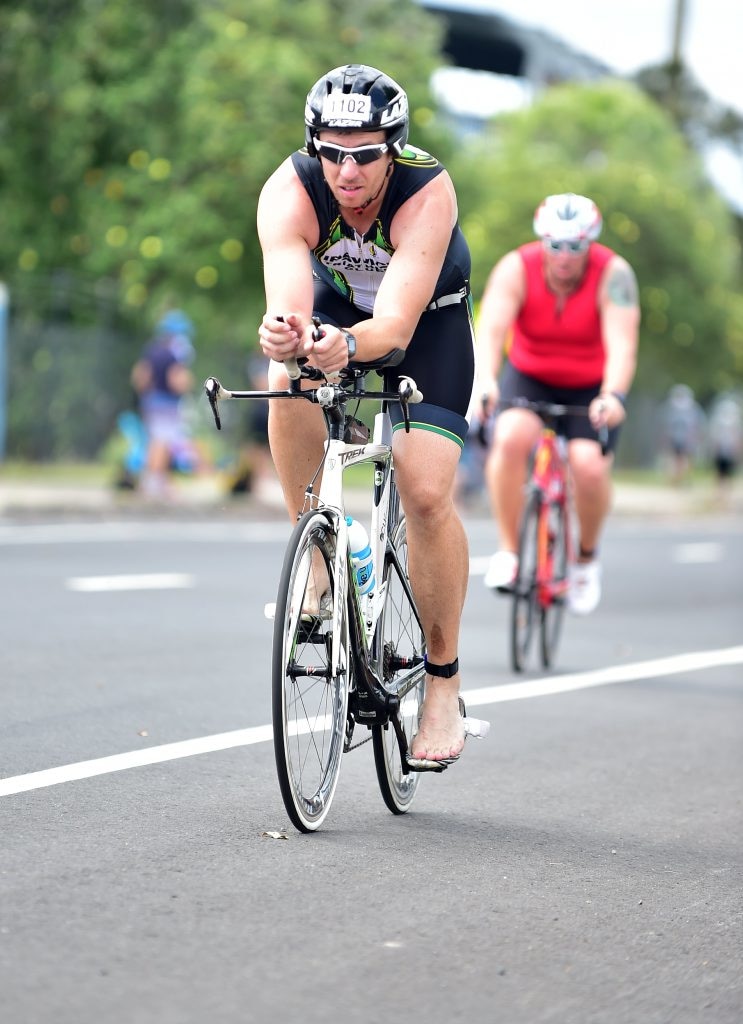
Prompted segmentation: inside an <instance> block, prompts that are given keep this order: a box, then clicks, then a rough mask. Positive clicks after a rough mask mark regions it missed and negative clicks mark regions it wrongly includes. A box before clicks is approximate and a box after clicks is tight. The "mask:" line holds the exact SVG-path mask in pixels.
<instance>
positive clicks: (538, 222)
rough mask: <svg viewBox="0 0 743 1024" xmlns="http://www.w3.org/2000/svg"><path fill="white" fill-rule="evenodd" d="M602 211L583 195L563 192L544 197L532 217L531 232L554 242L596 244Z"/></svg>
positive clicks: (599, 231) (601, 222) (599, 232)
mask: <svg viewBox="0 0 743 1024" xmlns="http://www.w3.org/2000/svg"><path fill="white" fill-rule="evenodd" d="M602 224H603V221H602V219H601V212H600V210H599V208H598V206H596V204H595V203H594V202H593V200H592V199H588V198H587V197H586V196H577V195H575V194H574V193H573V192H564V193H562V194H561V195H557V196H547V198H546V199H544V200H543V201H542V202H541V203H540V204H539V206H538V207H537V209H536V212H535V214H534V233H535V235H537V236H538V237H539V238H544V239H547V240H548V241H555V242H577V241H587V242H593V241H595V240H596V239H597V238H598V237H599V235H600V234H601V227H602Z"/></svg>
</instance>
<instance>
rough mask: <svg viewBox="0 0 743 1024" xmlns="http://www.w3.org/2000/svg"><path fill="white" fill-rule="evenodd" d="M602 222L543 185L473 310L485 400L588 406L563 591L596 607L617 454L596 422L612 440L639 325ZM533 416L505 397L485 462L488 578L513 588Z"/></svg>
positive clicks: (627, 278)
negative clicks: (602, 238) (573, 554)
mask: <svg viewBox="0 0 743 1024" xmlns="http://www.w3.org/2000/svg"><path fill="white" fill-rule="evenodd" d="M601 226H602V220H601V214H600V212H599V210H598V208H597V207H596V205H595V204H594V203H593V202H592V201H591V200H590V199H588V198H586V197H585V196H578V195H573V194H572V193H566V194H564V195H554V196H548V197H547V198H546V199H545V200H544V201H543V202H542V203H541V204H540V206H539V207H538V208H537V211H536V213H535V215H534V232H535V234H536V235H537V236H538V238H539V239H540V241H537V242H529V243H527V244H526V245H522V246H520V247H519V248H518V249H515V250H513V251H512V252H509V253H507V254H506V255H505V256H504V257H503V258H502V259H501V260H500V261H499V262H498V263H497V264H496V265H495V267H494V268H493V270H492V271H491V274H490V277H489V279H488V282H487V285H486V288H485V293H484V295H483V299H482V306H481V310H480V319H479V321H478V334H479V337H480V343H481V345H482V347H483V356H482V362H481V367H480V370H481V373H482V374H483V375H484V379H483V382H482V383H483V392H484V394H486V396H487V403H488V405H489V407H490V408H491V409H493V408H495V405H496V403H497V401H498V399H499V398H500V399H501V400H502V401H503V402H504V403H506V402H508V401H512V400H513V399H515V398H527V399H530V400H532V401H547V402H557V403H561V404H565V405H575V406H587V407H588V418H586V417H584V416H578V415H575V416H570V417H568V419H567V422H566V430H567V436H568V438H569V442H568V450H569V458H570V466H571V471H572V475H573V481H574V492H575V508H576V512H577V516H578V525H579V530H580V546H579V549H578V556H577V562H576V565H575V566H574V567H573V568H572V570H571V579H570V589H569V592H568V602H569V607H570V609H571V610H572V611H573V612H574V613H575V614H578V615H587V614H589V613H590V612H592V611H593V610H594V609H595V608H596V606H597V605H598V603H599V600H600V598H601V566H600V564H599V561H598V544H599V539H600V535H601V530H602V526H603V523H604V520H605V518H606V515H607V513H608V512H609V508H610V504H611V476H610V474H611V465H612V461H613V455H607V456H606V457H604V456H602V454H601V449H600V446H599V444H598V441H597V439H596V430H597V428H598V427H600V426H602V425H606V426H608V427H609V451H610V452H613V450H614V449H615V447H616V443H617V438H618V434H619V425H620V424H621V423H622V421H623V420H624V418H625V402H626V398H627V393H628V391H629V389H630V386H631V384H632V380H633V378H634V374H635V365H636V355H637V343H638V333H639V325H640V310H639V304H638V294H637V282H636V279H635V275H634V273H633V271H632V268H631V267H630V266H629V264H628V263H627V262H626V261H625V260H624V259H622V257H621V256H618V255H617V254H616V253H614V252H612V250H611V249H608V248H607V247H606V246H604V245H600V244H599V243H597V242H596V239H597V238H598V236H599V234H600V232H601ZM506 348H507V355H508V359H507V362H506V363H505V365H504V366H503V367H501V363H502V358H503V353H504V350H505V349H506ZM496 378H499V380H498V382H497V383H496ZM540 427H541V422H540V420H539V418H538V417H537V415H536V414H535V413H533V412H531V411H529V410H526V409H518V408H506V409H505V410H504V411H501V412H499V414H498V415H497V417H496V421H495V433H494V438H493V447H492V450H491V452H490V455H489V457H488V461H487V464H486V471H485V475H486V481H487V485H488V490H489V494H490V501H491V505H492V508H493V512H494V514H495V517H496V521H497V524H498V533H499V540H500V550H498V551H497V552H496V553H495V554H494V555H493V557H492V559H491V560H490V563H489V566H488V569H487V572H486V574H485V586H487V587H490V588H492V589H504V588H508V587H509V586H510V585H511V584H512V583H513V582H514V580H515V578H516V574H517V572H518V557H517V554H516V552H517V550H518V526H519V519H520V516H521V511H522V506H523V485H524V481H525V479H526V473H527V467H528V460H529V455H530V452H531V450H532V448H533V446H534V444H535V443H536V441H537V439H538V437H539V432H540Z"/></svg>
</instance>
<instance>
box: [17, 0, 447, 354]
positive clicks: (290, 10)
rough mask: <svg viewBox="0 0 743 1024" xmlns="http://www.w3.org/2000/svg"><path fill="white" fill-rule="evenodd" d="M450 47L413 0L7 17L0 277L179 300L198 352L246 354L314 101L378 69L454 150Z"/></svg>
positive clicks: (39, 0)
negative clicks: (348, 67)
mask: <svg viewBox="0 0 743 1024" xmlns="http://www.w3.org/2000/svg"><path fill="white" fill-rule="evenodd" d="M441 32H442V28H441V26H440V24H439V22H438V21H436V20H435V19H434V18H432V17H431V16H430V15H429V14H427V13H426V12H424V11H422V10H421V8H420V7H419V6H418V5H417V4H415V3H414V2H413V0H376V2H375V3H374V4H365V5H356V6H349V5H348V4H346V3H343V2H341V0H212V2H210V3H207V4H204V3H202V2H199V0H164V2H162V3H159V4H152V3H150V2H149V0H126V2H125V0H109V2H106V3H101V2H100V0H67V2H66V3H54V4H49V3H47V2H46V0H25V2H23V3H10V4H5V5H3V6H2V8H0V94H2V95H3V96H4V97H9V96H12V97H14V102H13V104H12V105H8V104H7V102H6V103H5V104H4V105H3V106H4V109H3V111H2V115H1V116H0V197H3V198H4V202H3V207H4V209H5V210H7V217H6V218H4V227H5V230H4V232H3V236H2V238H0V274H2V275H3V276H4V277H5V278H6V279H8V278H11V279H14V280H15V282H16V283H17V279H18V277H19V276H20V277H24V276H26V277H28V276H37V277H38V276H39V275H49V274H51V273H53V272H54V271H55V270H57V269H58V268H60V267H62V268H65V269H66V270H67V271H69V272H71V273H72V274H74V275H75V278H76V280H78V281H90V282H97V281H100V280H112V281H114V282H115V283H116V285H117V287H118V290H119V295H120V298H121V301H122V303H123V306H124V309H128V310H130V311H131V313H132V316H136V318H137V319H141V317H142V315H144V318H145V319H146V320H147V321H149V322H152V321H154V320H155V319H156V317H157V316H158V315H159V313H160V312H161V310H162V308H163V307H164V306H167V305H169V304H172V303H174V302H175V303H177V304H178V305H184V306H186V307H187V308H188V310H189V313H190V314H191V315H192V316H193V318H194V320H195V321H196V322H197V324H198V327H199V338H200V351H201V352H202V353H203V352H204V351H208V350H209V349H210V348H214V349H219V351H220V352H224V351H225V349H230V348H232V349H233V350H245V348H247V347H249V346H251V345H254V344H255V343H256V342H255V339H256V337H257V336H256V326H257V323H258V320H259V317H260V315H261V314H262V302H263V300H262V277H261V260H260V255H259V251H258V246H257V240H256V237H255V229H254V223H255V206H256V202H257V197H258V193H259V190H260V187H261V185H262V184H263V182H264V180H265V179H266V177H267V176H268V175H269V173H270V172H271V171H272V170H273V168H274V167H275V166H277V165H278V163H279V162H280V161H281V160H282V159H284V157H286V156H287V155H288V154H289V153H290V152H291V151H292V150H294V149H296V148H298V147H299V146H301V145H302V144H303V138H304V130H303V119H302V116H303V111H304V98H305V96H306V93H307V91H308V89H309V88H310V86H311V85H312V84H313V82H314V81H315V80H316V79H317V78H318V77H319V76H320V75H321V74H322V73H323V72H324V71H326V70H328V69H329V68H331V67H334V66H337V65H339V64H343V63H347V62H351V61H353V60H358V61H363V62H365V63H370V64H375V65H378V66H381V67H383V68H384V70H385V71H387V72H388V73H390V74H391V75H393V76H395V77H399V78H400V80H401V81H402V83H403V84H404V85H405V87H406V88H407V89H408V90H409V94H410V99H411V106H412V113H413V120H414V123H415V126H416V133H417V141H418V143H419V145H422V146H426V145H428V144H433V142H434V141H435V142H441V141H442V138H441V136H440V135H437V134H435V132H436V128H435V125H434V121H433V114H432V111H431V101H430V93H429V89H428V82H429V79H430V76H431V73H432V71H433V69H434V68H435V67H436V66H437V65H438V64H439V63H440V61H439V55H438V48H439V43H440V38H441ZM410 38H415V40H416V45H415V47H413V48H411V47H410V46H409V43H408V40H409V39H410ZM11 196H12V202H10V201H9V200H10V197H11Z"/></svg>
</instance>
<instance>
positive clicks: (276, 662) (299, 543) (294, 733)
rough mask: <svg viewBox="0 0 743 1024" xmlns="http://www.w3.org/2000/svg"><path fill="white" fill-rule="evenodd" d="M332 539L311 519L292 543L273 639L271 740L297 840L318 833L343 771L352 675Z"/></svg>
mask: <svg viewBox="0 0 743 1024" xmlns="http://www.w3.org/2000/svg"><path fill="white" fill-rule="evenodd" d="M336 541H337V534H336V531H335V526H334V524H333V523H332V521H331V520H330V519H329V518H328V517H327V516H326V515H324V514H323V513H321V512H308V513H307V514H305V515H304V516H303V517H302V518H301V519H300V520H299V522H298V523H297V525H296V527H295V528H294V532H293V534H292V536H291V538H290V540H289V545H288V547H287V550H286V555H285V557H284V566H283V569H282V571H281V579H280V581H279V593H278V598H277V601H276V617H275V620H274V639H273V680H272V682H273V734H274V754H275V757H276V770H277V774H278V778H279V786H280V788H281V795H282V797H283V800H284V806H285V807H286V810H287V813H288V815H289V817H290V818H291V821H292V823H293V824H294V825H295V826H296V828H298V829H299V830H300V831H301V832H312V831H314V830H315V829H317V828H319V826H320V825H321V824H322V822H323V820H324V819H325V816H326V815H327V813H328V810H329V809H330V803H331V801H332V799H333V794H334V793H335V787H336V783H337V782H338V775H339V773H340V768H341V756H342V754H343V744H344V737H345V729H346V713H347V709H348V690H349V675H350V650H349V641H348V602H347V597H346V592H345V589H343V590H342V592H340V593H339V592H338V591H337V588H336V580H335V575H334V559H335V549H336Z"/></svg>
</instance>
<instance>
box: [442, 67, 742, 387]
mask: <svg viewBox="0 0 743 1024" xmlns="http://www.w3.org/2000/svg"><path fill="white" fill-rule="evenodd" d="M452 171H453V172H454V174H455V178H456V181H457V185H458V189H459V193H460V196H462V197H465V196H466V204H465V201H464V199H463V201H462V207H463V213H462V220H463V225H464V229H465V233H466V234H467V237H468V240H469V242H470V246H471V249H472V254H473V267H474V270H473V288H474V291H475V295H476V296H479V295H480V294H481V293H482V289H483V287H484V284H485V280H486V277H487V274H488V273H489V271H490V268H491V267H492V265H493V264H494V263H495V261H496V260H497V259H498V258H499V257H500V256H502V255H503V254H504V253H505V252H507V251H508V250H509V249H511V248H513V247H514V246H516V245H519V244H521V243H523V242H525V241H528V240H529V239H530V238H532V237H533V235H532V234H531V220H532V216H533V212H534V209H535V207H536V206H537V204H538V203H539V202H540V200H541V199H542V198H543V197H544V196H545V195H548V194H551V193H556V192H563V191H572V192H578V193H582V194H584V195H589V196H591V197H592V198H593V199H595V200H596V202H597V203H598V205H599V207H600V208H601V209H602V211H603V213H604V220H605V227H604V232H603V234H602V241H603V242H604V243H605V244H607V245H609V246H610V247H611V248H613V249H615V250H616V251H617V252H619V253H620V254H621V255H622V256H624V257H625V258H626V259H627V260H628V261H629V262H630V264H631V265H632V266H633V268H634V270H635V273H636V274H637V278H638V282H639V285H640V292H641V300H642V307H643V325H642V332H641V345H640V360H639V369H638V379H637V386H638V387H639V388H640V389H642V390H645V391H647V392H650V393H655V394H663V393H665V391H666V390H667V388H668V386H669V385H670V384H672V383H674V382H675V381H678V380H684V381H689V382H692V383H693V384H694V387H695V388H696V389H697V391H698V393H699V394H700V395H701V396H708V395H711V394H713V393H715V392H717V391H719V390H722V389H725V388H727V387H731V386H732V385H733V383H734V381H735V379H736V377H737V378H738V379H739V377H740V374H741V372H743V344H741V335H742V334H743V318H741V303H740V302H739V300H738V296H737V284H738V283H739V281H740V275H741V263H740V244H739V242H738V240H737V238H736V235H735V226H734V223H733V218H732V215H731V213H730V211H729V210H728V209H727V207H726V206H725V205H724V203H723V202H722V201H721V200H720V198H719V196H718V195H717V194H716V192H715V191H714V190H713V188H712V187H711V186H710V184H709V183H708V182H707V180H706V179H705V177H704V173H703V169H702V166H701V162H700V160H699V158H698V156H697V155H696V154H695V153H694V152H693V151H692V150H691V149H690V148H689V147H688V145H687V144H686V142H685V141H684V138H683V136H682V135H681V134H680V133H679V132H678V131H677V130H676V128H675V127H674V125H673V123H672V122H671V120H670V119H669V117H668V116H667V115H666V114H665V113H664V112H663V111H662V110H661V109H660V107H658V106H657V105H655V104H654V103H653V102H652V101H650V100H649V99H648V98H647V97H646V96H645V95H643V94H642V93H641V92H640V91H639V90H638V89H636V88H634V87H633V86H629V85H627V84H622V83H606V84H601V85H591V86H586V85H569V86H561V87H557V88H553V89H550V90H549V91H547V92H546V93H545V94H544V95H543V96H542V97H541V98H540V99H539V100H538V101H537V102H536V103H535V104H534V105H533V106H532V107H531V108H529V109H528V110H526V111H524V112H520V113H517V114H512V115H509V116H507V117H501V118H498V119H496V120H495V122H494V123H493V124H492V126H491V127H490V130H489V131H488V132H487V134H486V135H485V136H484V137H482V138H480V139H478V140H477V141H475V142H473V143H471V144H470V145H469V146H468V147H467V148H466V149H464V150H463V151H461V152H460V154H459V156H458V158H457V160H456V163H455V164H454V165H452Z"/></svg>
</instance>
